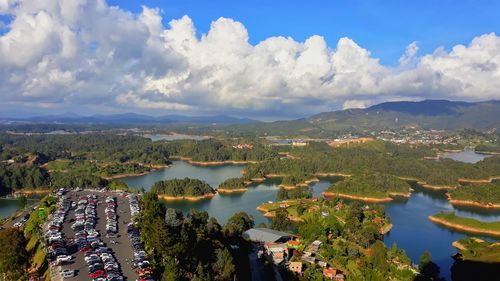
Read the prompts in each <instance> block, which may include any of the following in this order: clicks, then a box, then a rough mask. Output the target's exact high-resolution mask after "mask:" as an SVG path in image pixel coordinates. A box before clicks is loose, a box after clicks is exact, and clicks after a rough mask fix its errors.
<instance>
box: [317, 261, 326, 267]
mask: <svg viewBox="0 0 500 281" xmlns="http://www.w3.org/2000/svg"><path fill="white" fill-rule="evenodd" d="M318 265H319V266H321V267H323V268H325V267H327V266H328V264H327V263H326V261H319V262H318Z"/></svg>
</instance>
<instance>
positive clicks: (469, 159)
mask: <svg viewBox="0 0 500 281" xmlns="http://www.w3.org/2000/svg"><path fill="white" fill-rule="evenodd" d="M489 156H491V155H486V154H480V153H477V152H475V151H474V150H467V149H466V150H464V151H460V152H446V153H443V154H441V158H449V159H453V160H455V161H460V162H465V163H477V162H479V161H481V160H483V159H484V158H486V157H489Z"/></svg>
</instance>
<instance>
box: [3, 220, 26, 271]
mask: <svg viewBox="0 0 500 281" xmlns="http://www.w3.org/2000/svg"><path fill="white" fill-rule="evenodd" d="M26 245H27V241H26V239H25V238H24V235H23V233H22V232H21V231H20V230H18V229H15V228H8V229H4V230H1V231H0V249H2V250H1V251H0V273H1V274H3V276H4V277H7V280H17V279H19V278H20V277H21V276H22V275H23V274H24V272H25V270H26V267H27V266H28V261H29V255H28V252H27V251H26Z"/></svg>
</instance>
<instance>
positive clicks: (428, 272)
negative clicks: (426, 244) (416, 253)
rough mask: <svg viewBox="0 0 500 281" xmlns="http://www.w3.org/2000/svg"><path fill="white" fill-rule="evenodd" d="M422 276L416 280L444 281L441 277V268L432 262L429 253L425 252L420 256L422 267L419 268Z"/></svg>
mask: <svg viewBox="0 0 500 281" xmlns="http://www.w3.org/2000/svg"><path fill="white" fill-rule="evenodd" d="M418 269H419V271H420V274H421V275H419V276H418V277H417V278H415V280H444V279H442V278H440V277H439V273H440V271H441V270H440V268H439V266H438V265H437V264H435V263H434V262H433V261H432V256H431V253H429V251H427V250H425V251H424V253H423V254H422V256H420V265H419V267H418Z"/></svg>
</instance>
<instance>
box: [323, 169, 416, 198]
mask: <svg viewBox="0 0 500 281" xmlns="http://www.w3.org/2000/svg"><path fill="white" fill-rule="evenodd" d="M410 193H411V188H410V185H409V184H408V183H407V182H406V181H404V180H401V179H399V178H397V177H396V176H392V175H386V174H380V173H363V174H356V175H353V176H352V177H348V178H346V179H344V180H343V181H339V182H337V183H335V184H333V185H332V186H330V187H329V188H328V189H327V191H325V192H323V195H325V196H337V197H342V198H347V199H354V200H361V201H366V202H388V201H392V200H393V197H395V196H399V197H410Z"/></svg>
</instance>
